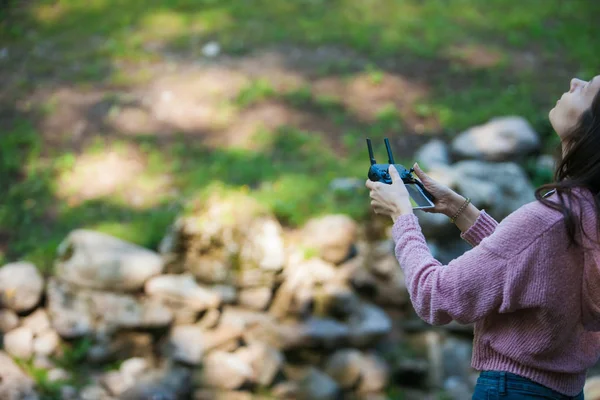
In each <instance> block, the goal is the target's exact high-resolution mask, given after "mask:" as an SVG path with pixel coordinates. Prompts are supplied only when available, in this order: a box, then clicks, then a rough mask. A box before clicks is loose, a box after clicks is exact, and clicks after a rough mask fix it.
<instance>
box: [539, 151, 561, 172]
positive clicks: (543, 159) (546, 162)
mask: <svg viewBox="0 0 600 400" xmlns="http://www.w3.org/2000/svg"><path fill="white" fill-rule="evenodd" d="M535 167H536V169H537V170H538V171H545V172H546V173H548V174H553V173H554V170H555V169H556V160H555V158H554V157H553V156H551V155H550V154H542V155H541V156H539V157H538V158H537V159H536V160H535Z"/></svg>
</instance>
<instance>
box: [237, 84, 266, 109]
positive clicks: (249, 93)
mask: <svg viewBox="0 0 600 400" xmlns="http://www.w3.org/2000/svg"><path fill="white" fill-rule="evenodd" d="M274 95H275V89H274V88H273V86H272V85H271V82H269V81H268V80H266V79H257V80H254V81H252V82H251V83H250V84H249V85H248V86H246V87H245V88H243V89H242V90H241V91H240V92H239V93H238V95H237V97H236V100H235V102H236V104H237V105H238V106H240V107H248V106H250V105H252V104H255V103H258V102H261V101H264V100H266V99H268V98H270V97H272V96H274Z"/></svg>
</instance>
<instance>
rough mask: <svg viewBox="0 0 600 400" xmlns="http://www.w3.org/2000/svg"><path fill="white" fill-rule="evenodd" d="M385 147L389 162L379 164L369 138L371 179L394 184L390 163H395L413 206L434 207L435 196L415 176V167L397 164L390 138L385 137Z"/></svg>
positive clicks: (369, 175)
mask: <svg viewBox="0 0 600 400" xmlns="http://www.w3.org/2000/svg"><path fill="white" fill-rule="evenodd" d="M384 142H385V148H386V150H387V155H388V163H387V164H377V161H376V160H375V156H374V155H373V147H372V146H371V139H367V148H368V150H369V159H370V161H371V166H370V167H369V174H368V177H369V180H371V181H374V182H382V183H385V184H388V185H391V184H392V177H391V176H390V173H389V167H390V165H394V167H396V170H397V171H398V173H399V174H400V178H402V182H404V184H405V185H406V187H407V189H408V192H409V194H410V196H411V199H412V200H413V208H432V207H434V204H433V201H434V200H435V199H434V197H433V196H432V195H431V193H429V192H428V191H427V190H426V189H425V187H424V186H423V184H422V183H421V181H419V180H418V179H416V178H414V177H413V176H412V173H413V172H414V169H413V168H411V169H410V170H408V169H406V168H404V166H403V165H401V164H396V163H395V162H394V156H393V155H392V148H391V147H390V141H389V140H388V138H385V139H384Z"/></svg>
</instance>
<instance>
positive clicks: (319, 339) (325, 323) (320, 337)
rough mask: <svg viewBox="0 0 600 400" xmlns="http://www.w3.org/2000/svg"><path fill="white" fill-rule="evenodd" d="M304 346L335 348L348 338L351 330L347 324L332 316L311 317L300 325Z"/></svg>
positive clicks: (302, 344)
mask: <svg viewBox="0 0 600 400" xmlns="http://www.w3.org/2000/svg"><path fill="white" fill-rule="evenodd" d="M298 332H299V333H300V334H301V337H302V339H303V341H302V342H301V343H300V345H301V346H302V347H304V346H308V347H313V346H319V347H321V346H323V347H328V348H334V347H335V346H338V345H339V344H340V343H343V342H344V341H346V340H348V336H349V335H350V331H349V329H348V326H347V325H346V324H343V323H341V322H338V321H336V320H334V319H331V318H317V317H311V318H309V319H308V320H307V321H306V322H305V323H304V324H302V325H301V326H300V327H299V331H298Z"/></svg>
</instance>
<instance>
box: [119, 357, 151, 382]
mask: <svg viewBox="0 0 600 400" xmlns="http://www.w3.org/2000/svg"><path fill="white" fill-rule="evenodd" d="M149 369H150V364H149V363H148V361H147V360H146V359H145V358H142V357H133V358H128V359H127V360H125V361H123V363H122V364H121V367H120V368H119V372H120V373H121V375H123V376H124V377H125V378H126V379H128V380H131V381H134V380H136V379H138V378H140V377H141V376H142V375H143V374H144V373H145V372H146V371H147V370H149Z"/></svg>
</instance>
